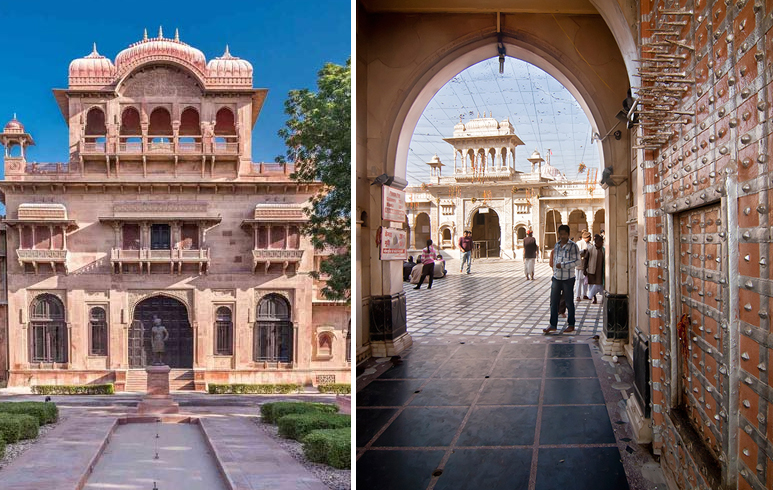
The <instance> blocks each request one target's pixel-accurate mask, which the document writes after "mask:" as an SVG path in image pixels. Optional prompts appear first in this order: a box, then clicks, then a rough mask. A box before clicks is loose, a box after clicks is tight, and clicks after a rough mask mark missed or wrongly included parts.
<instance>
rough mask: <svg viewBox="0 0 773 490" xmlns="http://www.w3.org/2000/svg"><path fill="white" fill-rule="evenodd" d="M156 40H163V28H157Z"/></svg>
mask: <svg viewBox="0 0 773 490" xmlns="http://www.w3.org/2000/svg"><path fill="white" fill-rule="evenodd" d="M158 38H159V39H164V28H163V27H161V26H158Z"/></svg>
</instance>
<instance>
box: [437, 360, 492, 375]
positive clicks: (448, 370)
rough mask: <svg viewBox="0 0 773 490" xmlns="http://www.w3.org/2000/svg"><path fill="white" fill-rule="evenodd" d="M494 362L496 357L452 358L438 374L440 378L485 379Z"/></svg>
mask: <svg viewBox="0 0 773 490" xmlns="http://www.w3.org/2000/svg"><path fill="white" fill-rule="evenodd" d="M493 364H494V359H493V358H492V359H450V360H449V361H448V362H447V363H445V365H444V366H443V369H442V370H441V371H440V372H439V373H438V374H436V375H435V376H436V377H439V378H481V379H483V378H484V377H485V376H486V375H487V374H488V373H489V370H490V369H491V366H492V365H493Z"/></svg>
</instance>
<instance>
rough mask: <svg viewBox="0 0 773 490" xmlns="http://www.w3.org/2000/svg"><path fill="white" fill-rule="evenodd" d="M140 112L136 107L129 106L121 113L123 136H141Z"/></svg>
mask: <svg viewBox="0 0 773 490" xmlns="http://www.w3.org/2000/svg"><path fill="white" fill-rule="evenodd" d="M140 135H142V128H141V127H140V113H139V111H138V110H137V109H135V108H134V107H127V108H126V109H124V111H123V113H122V114H121V136H140Z"/></svg>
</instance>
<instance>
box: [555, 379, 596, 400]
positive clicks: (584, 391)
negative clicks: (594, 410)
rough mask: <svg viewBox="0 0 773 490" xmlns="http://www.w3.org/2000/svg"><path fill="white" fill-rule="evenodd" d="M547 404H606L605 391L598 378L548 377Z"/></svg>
mask: <svg viewBox="0 0 773 490" xmlns="http://www.w3.org/2000/svg"><path fill="white" fill-rule="evenodd" d="M542 403H544V404H545V405H594V404H602V405H603V404H604V393H603V392H602V391H601V385H600V384H599V380H598V379H597V378H589V379H546V380H545V396H544V398H543V399H542Z"/></svg>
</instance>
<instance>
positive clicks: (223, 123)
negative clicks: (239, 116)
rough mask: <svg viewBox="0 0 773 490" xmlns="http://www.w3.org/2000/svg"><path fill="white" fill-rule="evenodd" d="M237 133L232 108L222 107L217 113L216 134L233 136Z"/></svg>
mask: <svg viewBox="0 0 773 490" xmlns="http://www.w3.org/2000/svg"><path fill="white" fill-rule="evenodd" d="M235 134H236V118H235V117H234V113H233V112H231V109H228V108H227V107H223V108H221V109H220V110H219V111H217V114H215V135H217V136H233V135H235Z"/></svg>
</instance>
